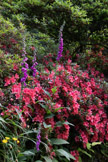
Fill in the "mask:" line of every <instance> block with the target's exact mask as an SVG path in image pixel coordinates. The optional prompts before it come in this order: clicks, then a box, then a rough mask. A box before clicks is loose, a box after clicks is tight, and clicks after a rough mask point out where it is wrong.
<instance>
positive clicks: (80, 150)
mask: <svg viewBox="0 0 108 162" xmlns="http://www.w3.org/2000/svg"><path fill="white" fill-rule="evenodd" d="M78 151H79V152H82V153H84V154H86V155H87V156H89V157H90V158H91V157H92V156H91V155H90V154H89V153H88V152H86V151H84V150H82V149H81V148H79V149H78Z"/></svg>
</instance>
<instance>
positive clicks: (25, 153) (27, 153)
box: [22, 151, 35, 156]
mask: <svg viewBox="0 0 108 162" xmlns="http://www.w3.org/2000/svg"><path fill="white" fill-rule="evenodd" d="M22 154H23V155H25V156H33V155H35V153H34V152H32V151H24V152H22Z"/></svg>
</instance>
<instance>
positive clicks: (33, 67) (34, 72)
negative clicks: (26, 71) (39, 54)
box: [31, 49, 38, 77]
mask: <svg viewBox="0 0 108 162" xmlns="http://www.w3.org/2000/svg"><path fill="white" fill-rule="evenodd" d="M32 62H33V65H32V67H31V69H32V71H33V77H35V76H36V65H38V63H37V62H36V49H34V59H33V60H32Z"/></svg>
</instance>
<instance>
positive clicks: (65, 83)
mask: <svg viewBox="0 0 108 162" xmlns="http://www.w3.org/2000/svg"><path fill="white" fill-rule="evenodd" d="M66 55H67V56H68V52H67V54H66ZM23 56H24V59H23V63H22V64H21V66H22V74H23V76H21V75H19V74H18V73H17V69H16V73H14V74H12V73H10V74H9V76H6V77H5V78H4V80H3V82H4V87H5V88H3V89H2V88H1V89H0V112H1V120H2V122H7V124H6V123H5V125H6V127H9V130H10V131H9V130H8V129H7V130H6V129H5V128H4V127H3V126H2V125H1V129H2V130H3V131H5V133H2V132H1V134H2V135H1V136H0V141H1V142H0V145H1V146H2V148H3V149H4V152H5V151H6V150H7V149H8V150H9V147H10V144H11V145H12V146H13V147H12V148H14V146H16V151H15V153H14V154H15V155H14V156H13V157H12V155H11V154H10V153H9V151H7V152H5V156H4V158H5V159H7V160H8V161H12V160H17V161H21V160H22V161H29V160H30V161H33V162H34V161H36V160H37V162H38V160H39V161H43V160H44V161H52V162H54V161H72V160H73V161H79V159H81V154H82V153H85V154H87V155H88V156H89V157H90V154H88V153H87V150H89V151H90V148H92V146H93V145H94V146H95V145H100V144H101V143H106V142H107V141H108V110H107V105H108V84H107V82H105V81H104V75H103V74H101V73H100V72H99V71H96V70H95V69H94V68H90V67H88V69H86V70H82V69H81V67H80V66H79V65H78V64H75V63H72V61H71V59H68V58H67V61H65V63H63V62H62V61H61V62H60V61H53V60H54V59H55V58H54V55H53V56H52V55H51V54H50V60H48V58H46V57H45V58H44V63H45V64H46V65H47V66H46V65H45V66H43V67H42V69H41V70H40V71H38V69H37V70H36V66H37V64H35V62H36V57H35V55H34V59H33V60H34V62H33V66H32V68H30V66H29V65H28V64H27V59H28V58H27V57H26V56H25V55H23ZM65 57H66V56H64V58H63V59H66V58H65ZM14 70H15V69H14ZM32 71H33V72H32ZM32 74H33V76H32ZM21 77H22V78H23V79H22V78H21ZM9 121H11V122H9ZM12 121H13V122H12ZM14 127H15V129H14ZM13 138H14V139H13ZM14 142H16V143H15V145H14V144H13V143H14ZM4 158H3V157H2V159H4ZM22 161H21V162H22Z"/></svg>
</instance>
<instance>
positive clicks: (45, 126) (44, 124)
mask: <svg viewBox="0 0 108 162" xmlns="http://www.w3.org/2000/svg"><path fill="white" fill-rule="evenodd" d="M43 126H44V128H50V127H51V125H47V124H46V123H45V122H43Z"/></svg>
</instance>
